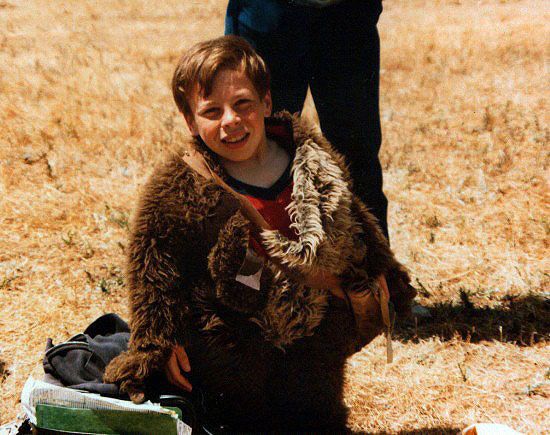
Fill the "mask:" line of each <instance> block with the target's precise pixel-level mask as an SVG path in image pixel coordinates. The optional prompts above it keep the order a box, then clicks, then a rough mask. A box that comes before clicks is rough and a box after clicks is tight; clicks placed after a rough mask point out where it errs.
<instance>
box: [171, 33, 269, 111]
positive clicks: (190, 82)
mask: <svg viewBox="0 0 550 435" xmlns="http://www.w3.org/2000/svg"><path fill="white" fill-rule="evenodd" d="M223 69H235V70H241V71H244V72H245V74H246V75H247V77H248V78H249V79H250V81H251V82H252V84H253V85H254V89H255V90H256V92H257V93H258V95H259V96H260V98H262V99H263V98H264V96H265V95H266V94H267V91H269V71H268V69H267V67H266V65H265V62H264V60H263V59H262V58H261V57H260V56H259V55H258V54H257V53H256V52H255V51H254V49H253V48H252V46H251V45H250V44H249V43H248V42H247V41H246V40H245V39H243V38H240V37H238V36H233V35H227V36H222V37H220V38H216V39H211V40H209V41H204V42H199V43H198V44H195V45H193V46H192V47H191V48H189V49H188V50H187V51H186V52H185V53H184V55H183V56H182V57H181V58H180V60H179V62H178V65H177V67H176V71H174V76H173V77H172V94H173V95H174V100H175V101H176V104H177V106H178V109H179V111H180V112H181V113H183V114H185V115H192V113H191V107H190V106H189V97H190V95H192V93H193V91H194V89H195V86H196V85H198V86H199V92H200V93H201V94H202V95H205V96H208V95H210V92H212V86H213V84H214V79H215V78H216V75H217V74H218V72H220V71H221V70H223Z"/></svg>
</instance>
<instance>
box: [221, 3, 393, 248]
mask: <svg viewBox="0 0 550 435" xmlns="http://www.w3.org/2000/svg"><path fill="white" fill-rule="evenodd" d="M381 11H382V2H381V0H344V1H342V2H341V3H337V4H335V5H332V6H328V7H325V8H314V7H304V6H296V5H294V4H293V2H292V1H284V0H230V1H229V5H228V8H227V16H226V21H225V32H226V34H235V35H239V36H242V37H244V38H246V39H247V40H248V41H249V42H250V43H251V44H252V45H253V46H254V47H255V49H256V50H257V51H258V53H259V54H260V55H261V56H262V57H263V58H264V59H265V60H266V62H267V64H268V67H269V69H270V71H271V76H272V77H271V92H272V97H273V104H274V110H275V111H278V110H282V109H286V110H288V111H290V112H291V113H294V112H299V111H301V110H302V106H303V103H304V99H305V96H306V93H307V87H308V85H309V86H310V88H311V93H312V95H313V99H314V101H315V106H316V108H317V113H318V115H319V120H320V122H321V128H322V130H323V133H324V135H325V136H326V137H327V139H328V140H329V141H330V142H331V143H332V144H333V146H334V147H335V148H336V149H337V150H338V151H340V152H341V153H342V154H344V155H345V156H346V159H347V162H348V164H349V165H350V170H351V175H352V178H353V182H354V191H355V193H356V194H357V195H358V196H359V197H360V198H361V199H362V200H363V201H364V202H365V203H366V204H367V205H368V206H369V208H370V210H371V212H372V213H373V214H374V215H375V216H376V217H377V218H378V220H379V222H380V226H381V227H382V229H383V231H384V233H385V234H386V237H387V236H388V230H387V207H388V201H387V199H386V196H385V195H384V192H383V191H382V168H381V166H380V161H379V159H378V151H379V149H380V144H381V131H380V116H379V106H378V92H379V91H378V90H379V73H380V40H379V37H378V30H377V28H376V23H377V22H378V17H379V15H380V13H381Z"/></svg>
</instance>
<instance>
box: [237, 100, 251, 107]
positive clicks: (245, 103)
mask: <svg viewBox="0 0 550 435" xmlns="http://www.w3.org/2000/svg"><path fill="white" fill-rule="evenodd" d="M251 103H252V101H250V100H247V99H245V98H242V99H240V100H237V103H236V104H237V107H240V108H244V107H248V106H249V105H250V104H251Z"/></svg>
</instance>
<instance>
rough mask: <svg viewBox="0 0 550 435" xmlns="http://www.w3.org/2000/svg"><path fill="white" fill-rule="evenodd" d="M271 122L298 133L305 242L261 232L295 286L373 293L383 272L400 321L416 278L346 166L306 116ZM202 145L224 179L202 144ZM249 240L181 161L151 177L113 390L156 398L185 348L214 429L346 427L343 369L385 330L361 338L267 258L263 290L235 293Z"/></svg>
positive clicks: (296, 197) (111, 369) (139, 220)
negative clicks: (317, 276)
mask: <svg viewBox="0 0 550 435" xmlns="http://www.w3.org/2000/svg"><path fill="white" fill-rule="evenodd" d="M270 122H272V123H282V124H285V125H287V126H288V127H289V128H291V129H292V131H293V135H294V145H293V147H289V149H288V152H289V153H290V155H293V156H295V157H294V161H293V165H292V176H293V181H294V187H293V192H292V202H291V204H290V206H289V213H290V216H291V221H292V227H293V228H294V229H295V230H296V232H297V234H298V239H297V240H289V239H288V238H286V237H285V236H283V235H282V234H281V233H280V232H278V231H275V230H273V231H263V233H262V234H261V238H262V242H263V245H264V247H265V248H266V250H267V251H268V252H269V255H270V256H271V257H273V258H276V259H278V261H280V262H281V263H283V264H284V265H286V267H288V268H289V269H291V270H292V271H296V272H297V274H304V273H310V272H315V271H318V270H324V271H329V272H331V273H333V274H335V275H338V276H339V277H340V279H341V280H342V283H343V286H344V288H345V289H346V290H348V291H364V290H365V288H372V286H374V285H375V278H376V277H377V276H379V275H380V274H385V275H386V277H387V280H388V285H389V287H390V291H391V293H392V300H393V302H394V304H395V305H396V309H397V311H398V312H399V311H400V310H402V308H403V307H404V306H406V305H407V303H408V302H409V301H410V299H411V296H414V294H411V293H410V290H409V288H410V287H409V286H408V283H409V277H408V275H407V272H406V271H405V270H404V268H403V267H402V266H401V265H400V264H399V263H398V262H397V261H396V259H395V258H394V255H393V254H392V252H391V251H390V249H389V247H388V244H387V241H386V239H385V238H384V237H383V235H382V233H381V231H380V230H379V228H378V226H377V224H376V222H375V219H374V218H373V217H372V215H371V214H370V213H369V212H368V210H367V209H366V207H365V206H364V205H363V204H362V203H361V202H360V200H358V199H357V198H356V197H355V196H354V195H353V194H352V193H351V190H350V189H351V180H350V177H349V173H348V170H347V168H346V165H345V163H344V160H343V158H342V157H341V156H340V155H339V154H337V153H336V152H335V151H334V150H333V148H332V147H331V145H330V144H329V143H328V142H327V141H326V140H325V139H324V138H323V137H322V135H321V134H320V133H319V132H318V131H317V130H316V129H315V128H311V127H308V126H305V125H304V124H303V122H302V121H301V120H300V119H299V118H298V117H292V116H291V115H289V114H288V113H282V114H279V115H278V116H277V117H276V118H274V119H272V120H270ZM191 146H193V147H195V149H197V150H198V151H199V152H201V153H202V154H203V155H204V156H205V158H206V159H207V161H208V163H209V165H210V166H211V167H212V168H213V169H214V171H215V172H216V173H217V174H219V175H220V176H221V177H222V178H224V177H226V174H225V172H224V170H223V169H222V168H221V167H220V166H219V165H218V164H217V162H216V157H215V156H214V155H212V153H211V152H210V151H209V150H208V149H207V148H206V147H205V145H204V144H203V143H202V142H201V141H198V140H195V141H194V142H193V143H192V144H191ZM182 152H183V151H182ZM249 235H250V225H249V222H248V221H247V220H246V219H245V218H244V217H243V215H242V214H241V211H240V208H239V203H238V201H237V200H236V199H235V198H234V197H233V196H232V195H231V194H229V193H227V192H226V191H224V190H223V189H222V188H221V187H220V186H218V185H217V184H215V183H214V182H212V181H209V180H206V179H204V178H202V177H201V176H200V175H198V174H197V173H195V172H194V171H193V170H191V169H190V168H189V167H188V166H187V165H186V164H185V163H184V161H183V159H182V154H181V153H176V154H175V155H173V156H172V157H171V158H170V159H169V160H168V161H167V162H166V163H165V164H164V165H163V166H162V167H161V168H160V169H159V170H157V171H156V172H155V173H154V174H153V176H152V177H151V179H150V180H149V182H148V184H147V186H146V187H145V189H144V192H143V194H142V196H141V200H140V202H139V206H138V210H137V214H136V216H135V218H134V222H133V229H132V239H131V242H130V245H129V256H128V284H129V288H130V304H131V329H132V337H131V340H130V346H129V350H128V352H125V353H124V354H122V355H120V356H119V357H118V358H116V359H115V360H114V361H113V362H112V363H111V364H110V365H109V366H108V368H107V371H106V375H105V380H106V381H108V382H117V383H120V384H121V388H122V390H125V391H127V392H129V393H133V392H138V391H146V390H147V387H148V382H150V379H152V378H153V376H154V375H155V374H158V373H161V372H162V371H163V367H164V365H165V363H166V361H167V359H168V357H169V355H170V352H171V349H172V347H173V346H174V345H175V344H176V343H179V344H182V345H183V346H184V347H185V349H186V351H187V353H188V355H189V358H190V362H191V367H192V374H191V380H192V383H193V387H194V389H195V390H196V389H200V390H201V391H202V392H204V396H205V399H204V400H205V401H206V409H207V411H208V414H209V417H210V418H214V419H217V418H219V419H220V420H223V421H224V422H225V423H228V424H229V425H230V426H231V425H232V427H233V428H237V429H239V430H247V429H249V430H252V429H254V430H261V429H276V428H280V429H287V430H288V429H294V430H298V429H310V430H313V429H320V428H324V429H330V428H332V429H338V428H340V429H341V428H342V427H344V426H345V422H346V416H347V410H346V407H345V405H344V404H343V401H342V382H343V369H344V364H345V361H346V359H347V358H348V357H349V356H350V355H351V354H353V353H354V352H355V351H357V350H358V349H360V347H361V346H363V345H364V344H365V343H367V342H368V341H370V340H371V339H372V338H373V337H375V336H376V335H377V334H378V333H379V332H380V329H379V328H378V327H377V326H378V325H380V324H381V322H380V321H379V319H375V321H374V323H373V325H374V326H372V325H371V330H365V328H357V327H356V325H355V322H354V317H353V314H351V312H350V311H349V309H348V308H347V306H346V304H345V303H344V302H342V301H341V300H338V299H337V298H334V297H332V296H330V295H329V292H328V291H324V290H314V289H311V288H306V287H304V286H303V285H301V284H300V283H297V282H292V281H291V280H290V278H287V277H286V276H283V275H282V274H281V273H280V272H279V271H278V269H277V267H275V266H274V264H272V262H271V261H270V260H266V262H265V264H264V270H263V273H262V275H261V289H260V290H255V289H253V288H250V287H247V286H246V285H244V284H241V283H240V282H237V281H236V280H235V277H236V275H237V272H238V270H239V268H240V267H241V264H242V263H243V259H244V257H245V253H246V249H247V246H248V243H249ZM367 329H368V328H367Z"/></svg>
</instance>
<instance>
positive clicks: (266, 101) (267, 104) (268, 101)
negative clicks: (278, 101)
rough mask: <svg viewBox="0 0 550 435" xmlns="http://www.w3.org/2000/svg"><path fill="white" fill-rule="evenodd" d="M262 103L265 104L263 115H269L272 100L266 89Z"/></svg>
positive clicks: (269, 92)
mask: <svg viewBox="0 0 550 435" xmlns="http://www.w3.org/2000/svg"><path fill="white" fill-rule="evenodd" d="M263 103H264V106H265V116H266V117H269V116H271V111H272V110H273V101H272V100H271V91H267V92H266V94H265V97H264V98H263Z"/></svg>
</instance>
